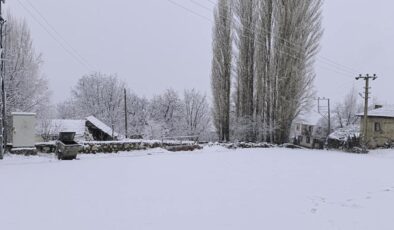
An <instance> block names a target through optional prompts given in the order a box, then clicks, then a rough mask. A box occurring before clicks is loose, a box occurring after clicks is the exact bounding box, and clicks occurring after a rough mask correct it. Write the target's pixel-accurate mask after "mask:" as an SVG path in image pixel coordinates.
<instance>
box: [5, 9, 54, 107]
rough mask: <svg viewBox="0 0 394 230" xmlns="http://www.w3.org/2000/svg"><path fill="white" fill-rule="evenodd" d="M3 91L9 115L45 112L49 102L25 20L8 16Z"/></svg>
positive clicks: (40, 60) (46, 85) (48, 92)
mask: <svg viewBox="0 0 394 230" xmlns="http://www.w3.org/2000/svg"><path fill="white" fill-rule="evenodd" d="M4 59H5V62H4V63H5V64H4V65H5V68H4V69H5V87H6V88H5V89H6V92H7V98H6V99H7V101H6V103H7V104H6V106H7V110H8V112H15V111H22V112H37V113H38V114H39V115H40V114H41V113H42V112H45V110H43V109H42V108H43V107H44V106H46V105H47V104H48V103H49V96H50V91H49V89H48V81H47V79H46V78H45V77H44V75H43V74H42V72H41V64H42V59H41V54H39V53H37V52H36V51H35V49H34V44H33V40H32V38H31V35H30V29H29V27H28V25H27V23H26V21H24V20H20V19H18V18H16V17H14V16H13V15H12V14H10V13H8V14H7V26H6V36H5V39H4Z"/></svg>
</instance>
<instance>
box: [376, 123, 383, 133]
mask: <svg viewBox="0 0 394 230" xmlns="http://www.w3.org/2000/svg"><path fill="white" fill-rule="evenodd" d="M380 131H382V127H381V126H380V123H379V122H375V132H380Z"/></svg>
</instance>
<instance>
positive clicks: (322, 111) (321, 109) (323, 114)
mask: <svg viewBox="0 0 394 230" xmlns="http://www.w3.org/2000/svg"><path fill="white" fill-rule="evenodd" d="M320 101H327V106H323V105H321V103H320ZM325 108H326V109H327V111H325ZM317 111H318V113H319V114H320V115H322V116H323V117H324V118H326V119H327V126H328V127H327V137H328V136H329V135H330V134H331V106H330V99H329V98H325V97H323V98H320V97H319V98H317ZM325 113H327V115H326V114H325Z"/></svg>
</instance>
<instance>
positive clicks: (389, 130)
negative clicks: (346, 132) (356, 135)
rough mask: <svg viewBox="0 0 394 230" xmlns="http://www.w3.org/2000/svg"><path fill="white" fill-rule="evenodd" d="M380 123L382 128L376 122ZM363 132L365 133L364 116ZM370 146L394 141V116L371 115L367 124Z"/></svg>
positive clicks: (378, 145) (373, 146)
mask: <svg viewBox="0 0 394 230" xmlns="http://www.w3.org/2000/svg"><path fill="white" fill-rule="evenodd" d="M377 123H378V124H380V130H379V129H376V128H375V127H376V126H377V125H376V124H377ZM361 133H362V134H363V133H364V118H361ZM367 135H368V140H367V141H368V146H369V147H370V148H376V147H382V146H384V145H385V144H386V143H389V142H392V141H394V118H381V117H369V118H368V125H367Z"/></svg>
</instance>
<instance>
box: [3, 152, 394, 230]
mask: <svg viewBox="0 0 394 230" xmlns="http://www.w3.org/2000/svg"><path fill="white" fill-rule="evenodd" d="M0 183H1V187H0V229H7V230H11V229H40V230H47V229H48V230H52V229H65V230H66V229H67V230H68V229H95V230H98V229H103V230H104V229H105V230H107V229H128V230H129V229H138V230H141V229H160V230H162V229H168V230H176V229H180V230H186V229H187V230H190V229H196V230H202V229H213V230H219V229H223V230H231V229H237V230H240V229H248V230H251V229H256V230H257V229H258V230H261V229H286V230H287V229H302V230H307V229H311V230H312V229H313V230H315V229H319V230H320V229H346V230H351V229H357V230H360V229H379V230H383V229H387V230H388V229H390V230H392V229H394V220H393V218H392V216H393V213H394V151H391V150H385V151H383V150H382V151H374V152H372V153H371V154H369V155H354V154H346V153H341V152H331V151H312V150H290V149H280V148H274V149H244V150H227V149H224V148H221V147H207V148H205V149H203V150H199V151H195V152H187V153H168V152H166V151H165V150H161V149H153V150H148V151H139V152H132V153H121V154H110V155H103V154H102V155H81V156H80V160H77V161H57V160H56V159H55V158H54V157H53V156H51V155H41V156H38V157H18V156H6V158H5V160H4V161H0Z"/></svg>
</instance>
